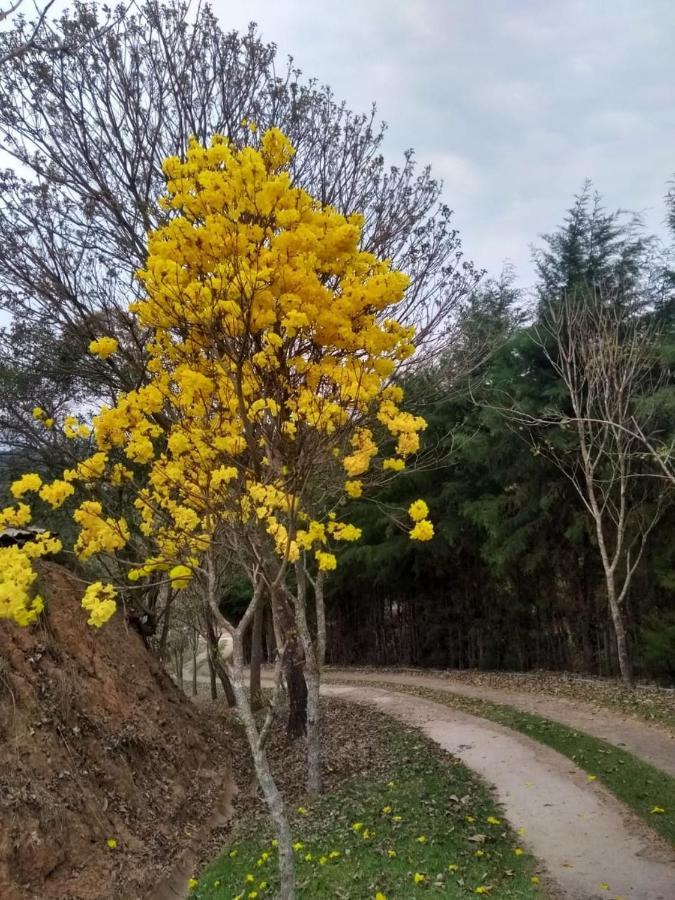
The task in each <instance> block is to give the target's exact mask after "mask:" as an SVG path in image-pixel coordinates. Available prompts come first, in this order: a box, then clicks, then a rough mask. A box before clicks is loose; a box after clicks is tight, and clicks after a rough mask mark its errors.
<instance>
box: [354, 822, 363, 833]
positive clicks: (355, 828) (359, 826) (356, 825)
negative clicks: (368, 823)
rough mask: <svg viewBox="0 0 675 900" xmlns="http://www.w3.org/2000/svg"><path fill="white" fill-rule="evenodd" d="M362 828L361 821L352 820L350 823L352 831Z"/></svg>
mask: <svg viewBox="0 0 675 900" xmlns="http://www.w3.org/2000/svg"><path fill="white" fill-rule="evenodd" d="M362 830H363V822H354V824H353V825H352V831H362Z"/></svg>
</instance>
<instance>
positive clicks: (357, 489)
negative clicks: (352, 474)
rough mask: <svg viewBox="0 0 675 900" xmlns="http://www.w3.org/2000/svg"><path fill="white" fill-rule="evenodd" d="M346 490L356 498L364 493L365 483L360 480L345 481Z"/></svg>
mask: <svg viewBox="0 0 675 900" xmlns="http://www.w3.org/2000/svg"><path fill="white" fill-rule="evenodd" d="M345 491H346V492H347V494H348V495H349V496H350V497H353V498H354V499H356V498H358V497H360V496H361V494H363V484H362V483H361V482H360V481H345Z"/></svg>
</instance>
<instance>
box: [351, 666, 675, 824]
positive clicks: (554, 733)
mask: <svg viewBox="0 0 675 900" xmlns="http://www.w3.org/2000/svg"><path fill="white" fill-rule="evenodd" d="M359 683H360V684H365V683H367V684H369V685H370V686H371V687H379V688H386V689H387V690H393V691H400V692H401V693H408V694H413V695H415V696H417V697H423V698H425V699H427V700H433V701H434V702H435V703H442V704H443V705H445V706H450V707H452V708H454V709H461V710H463V711H464V712H468V713H471V714H472V715H475V716H480V717H481V718H483V719H491V720H492V721H493V722H498V723H499V724H500V725H505V726H506V727H507V728H511V729H513V730H514V731H520V732H522V733H523V734H526V735H527V736H528V737H531V738H533V739H534V740H537V741H540V742H541V743H542V744H547V745H548V746H549V747H552V748H553V749H554V750H557V751H558V753H562V754H563V756H567V757H569V758H570V759H571V760H573V762H575V763H576V764H577V765H578V766H579V768H580V769H583V770H584V771H585V772H586V773H588V775H591V776H595V778H596V779H597V780H598V781H599V782H602V784H604V785H605V787H607V788H609V790H610V791H612V793H613V794H615V795H616V796H617V797H618V798H619V799H620V800H622V801H623V802H624V803H625V804H626V805H627V806H629V807H630V808H631V809H632V810H633V811H634V812H636V813H637V814H638V815H639V816H641V817H642V818H643V819H644V820H645V822H647V824H648V825H650V826H651V827H652V828H653V829H654V830H655V831H657V832H658V833H659V834H661V835H663V836H664V837H666V838H668V839H669V840H670V841H675V778H672V777H671V776H670V775H667V774H666V773H665V772H662V771H661V770H660V769H657V768H655V767H654V766H651V765H649V763H646V762H643V761H642V760H640V759H638V758H637V757H635V756H633V755H632V754H631V753H627V752H626V751H625V750H622V749H621V748H620V747H615V746H614V745H613V744H609V743H607V742H606V741H602V740H600V739H599V738H595V737H591V735H589V734H585V733H584V732H582V731H575V730H574V729H573V728H569V727H568V726H566V725H561V724H560V723H558V722H552V721H551V720H550V719H545V718H543V717H542V716H536V715H532V714H531V713H526V712H521V711H520V710H518V709H514V708H513V707H512V706H502V705H500V704H497V703H490V702H489V701H487V700H477V699H475V698H472V697H461V696H459V695H457V694H451V693H448V692H446V691H439V690H433V689H430V688H423V687H417V686H412V685H402V684H396V683H393V682H386V681H380V680H378V681H372V682H359ZM654 809H660V810H663V812H652V810H654Z"/></svg>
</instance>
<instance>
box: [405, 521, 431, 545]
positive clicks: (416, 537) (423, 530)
mask: <svg viewBox="0 0 675 900" xmlns="http://www.w3.org/2000/svg"><path fill="white" fill-rule="evenodd" d="M433 536H434V526H433V525H432V524H431V522H430V521H429V520H428V519H422V520H421V521H420V522H418V523H417V524H416V525H415V527H414V528H413V529H412V531H411V532H410V534H409V537H410V540H411V541H430V540H431V539H432V537H433Z"/></svg>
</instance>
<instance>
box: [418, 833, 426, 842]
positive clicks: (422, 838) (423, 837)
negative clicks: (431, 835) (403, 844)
mask: <svg viewBox="0 0 675 900" xmlns="http://www.w3.org/2000/svg"><path fill="white" fill-rule="evenodd" d="M415 840H416V841H417V843H418V844H426V842H427V838H426V836H425V835H423V834H421V835H420V836H419V837H417V838H415Z"/></svg>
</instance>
